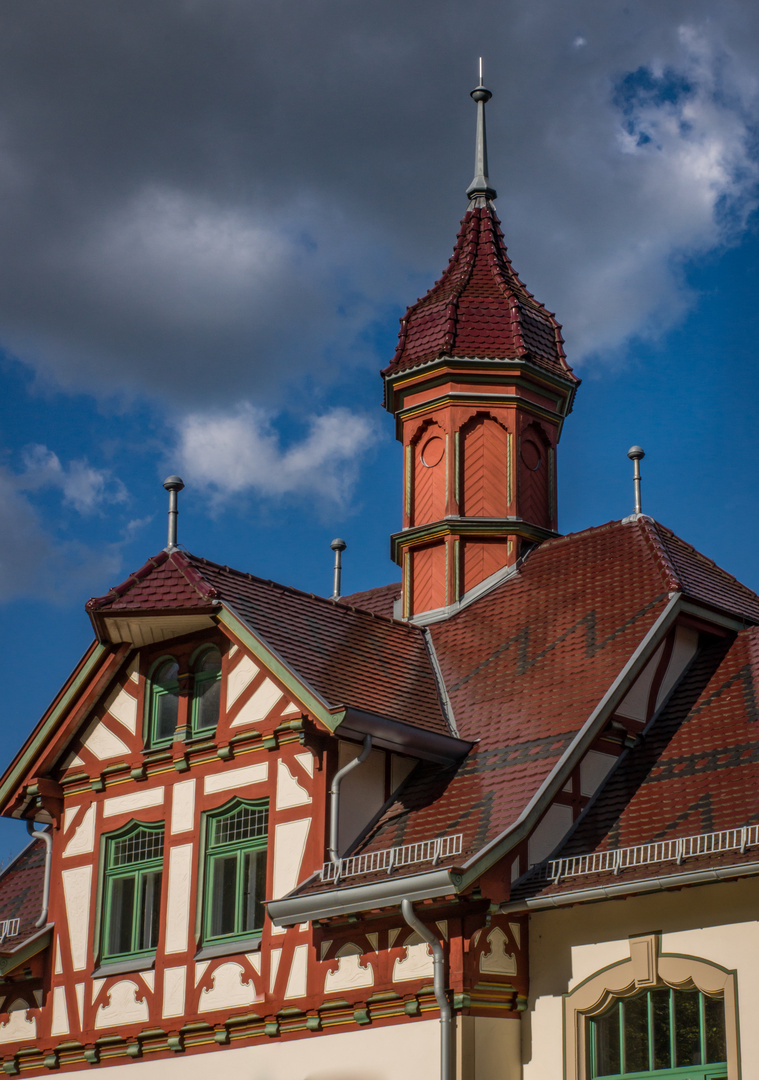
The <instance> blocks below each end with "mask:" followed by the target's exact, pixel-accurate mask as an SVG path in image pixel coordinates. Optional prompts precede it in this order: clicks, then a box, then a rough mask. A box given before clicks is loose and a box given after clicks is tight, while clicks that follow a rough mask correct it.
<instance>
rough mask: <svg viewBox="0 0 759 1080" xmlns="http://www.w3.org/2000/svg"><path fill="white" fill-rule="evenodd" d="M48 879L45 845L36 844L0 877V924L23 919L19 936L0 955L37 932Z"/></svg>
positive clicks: (0, 949)
mask: <svg viewBox="0 0 759 1080" xmlns="http://www.w3.org/2000/svg"><path fill="white" fill-rule="evenodd" d="M44 877H45V845H44V844H43V842H42V841H41V840H34V841H33V842H32V843H31V844H29V845H27V847H25V848H24V850H23V851H22V852H21V854H20V855H18V856H17V857H16V858H15V859H14V860H13V862H12V863H11V864H10V866H9V867H8V868H7V870H5V871H3V872H2V873H1V874H0V921H4V920H5V919H20V920H21V923H20V926H19V933H18V935H17V936H15V937H12V938H8V939H7V940H6V941H5V942H4V943H3V944H2V946H0V952H3V953H6V952H8V951H9V950H12V949H15V948H17V947H18V946H19V945H22V944H23V943H24V941H25V940H26V939H27V938H29V937H31V936H32V934H34V933H36V932H37V928H36V927H35V925H34V924H35V922H36V921H37V919H38V918H39V917H40V913H41V911H42V886H43V882H44Z"/></svg>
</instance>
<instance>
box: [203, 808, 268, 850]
mask: <svg viewBox="0 0 759 1080" xmlns="http://www.w3.org/2000/svg"><path fill="white" fill-rule="evenodd" d="M268 828H269V808H268V806H241V807H240V809H239V810H236V811H235V813H234V814H228V815H227V816H226V817H223V818H217V819H216V820H215V821H214V823H213V843H214V844H231V843H232V842H233V841H235V840H257V839H260V840H265V839H266V834H267V831H268Z"/></svg>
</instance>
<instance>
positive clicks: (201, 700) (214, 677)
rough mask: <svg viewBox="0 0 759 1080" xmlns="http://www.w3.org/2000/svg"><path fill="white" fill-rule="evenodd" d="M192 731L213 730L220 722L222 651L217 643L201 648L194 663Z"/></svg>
mask: <svg viewBox="0 0 759 1080" xmlns="http://www.w3.org/2000/svg"><path fill="white" fill-rule="evenodd" d="M193 675H194V678H193V686H192V731H193V734H201V733H203V732H207V731H213V730H214V729H215V727H216V725H217V724H218V722H219V704H220V702H221V653H220V652H219V650H218V649H217V648H216V646H215V645H210V646H208V647H207V648H204V649H202V650H201V652H200V653H199V654H198V655H197V656H196V658H195V662H194V664H193Z"/></svg>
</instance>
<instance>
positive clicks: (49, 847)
mask: <svg viewBox="0 0 759 1080" xmlns="http://www.w3.org/2000/svg"><path fill="white" fill-rule="evenodd" d="M26 831H27V832H28V833H29V835H30V836H33V837H34V839H35V840H42V841H43V843H44V845H45V879H44V882H43V885H42V911H41V912H40V917H39V919H37V921H36V923H35V924H34V926H35V928H36V929H37V930H39V928H40V927H41V926H44V925H45V923H46V922H47V909H48V908H49V906H50V865H51V863H52V861H53V837H52V836H51V835H50V833H49V832H35V831H34V822H33V821H27V823H26Z"/></svg>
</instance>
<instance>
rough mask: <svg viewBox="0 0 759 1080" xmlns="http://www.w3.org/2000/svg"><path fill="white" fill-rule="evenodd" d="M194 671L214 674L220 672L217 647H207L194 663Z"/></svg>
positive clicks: (219, 657)
mask: <svg viewBox="0 0 759 1080" xmlns="http://www.w3.org/2000/svg"><path fill="white" fill-rule="evenodd" d="M195 671H196V672H201V671H207V672H211V673H213V674H214V675H219V674H221V653H220V652H219V650H218V649H207V650H206V651H205V652H204V653H203V655H202V656H201V658H200V661H199V662H198V663H197V664H196V665H195Z"/></svg>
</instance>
